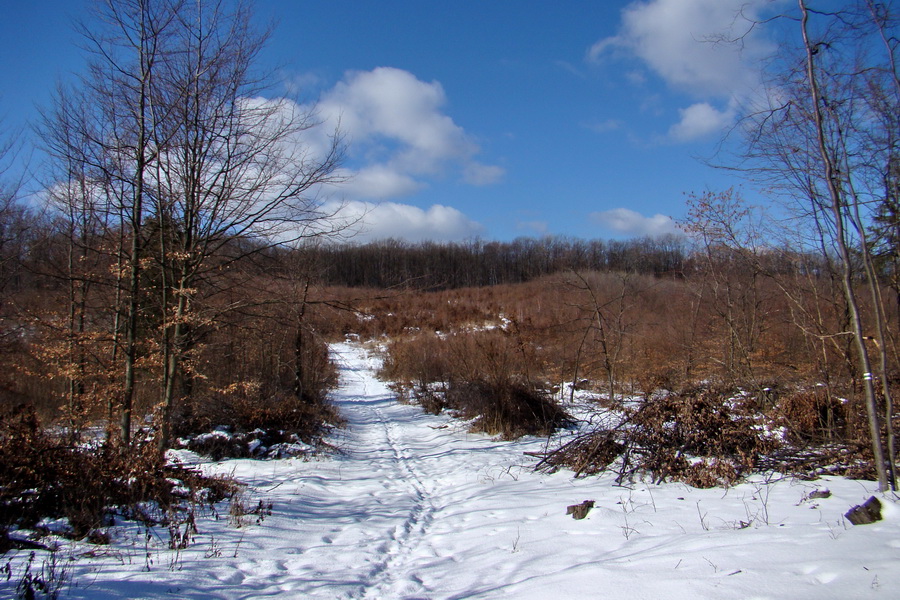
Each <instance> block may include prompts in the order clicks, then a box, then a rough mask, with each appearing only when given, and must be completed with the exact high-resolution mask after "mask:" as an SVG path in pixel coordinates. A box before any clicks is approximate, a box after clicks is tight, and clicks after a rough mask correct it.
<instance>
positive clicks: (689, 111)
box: [669, 102, 735, 142]
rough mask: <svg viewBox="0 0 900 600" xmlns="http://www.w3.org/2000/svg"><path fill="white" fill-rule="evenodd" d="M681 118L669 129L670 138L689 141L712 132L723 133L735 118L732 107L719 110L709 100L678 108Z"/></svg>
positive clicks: (677, 140)
mask: <svg viewBox="0 0 900 600" xmlns="http://www.w3.org/2000/svg"><path fill="white" fill-rule="evenodd" d="M678 113H679V114H680V115H681V120H680V121H678V122H677V123H675V124H674V125H672V127H671V128H670V129H669V138H671V139H672V140H674V141H676V142H689V141H691V140H695V139H699V138H702V137H706V136H707V135H710V134H721V133H722V132H723V131H724V130H725V129H726V128H727V127H728V126H729V125H731V123H733V122H734V119H735V111H734V110H733V109H732V108H727V109H725V110H719V109H717V108H715V107H714V106H712V105H711V104H709V103H708V102H698V103H696V104H692V105H691V106H689V107H687V108H682V109H679V110H678Z"/></svg>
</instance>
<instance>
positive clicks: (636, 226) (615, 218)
mask: <svg viewBox="0 0 900 600" xmlns="http://www.w3.org/2000/svg"><path fill="white" fill-rule="evenodd" d="M590 218H591V221H593V222H594V223H597V224H598V225H600V226H602V227H605V228H607V229H610V230H612V231H615V232H616V233H619V234H623V235H634V236H645V235H649V236H657V235H665V234H667V233H678V227H677V226H676V224H675V221H673V220H672V218H671V217H667V216H665V215H661V214H655V215H653V216H652V217H645V216H644V215H642V214H641V213H639V212H635V211H633V210H629V209H627V208H614V209H612V210H604V211H600V212H595V213H591V215H590Z"/></svg>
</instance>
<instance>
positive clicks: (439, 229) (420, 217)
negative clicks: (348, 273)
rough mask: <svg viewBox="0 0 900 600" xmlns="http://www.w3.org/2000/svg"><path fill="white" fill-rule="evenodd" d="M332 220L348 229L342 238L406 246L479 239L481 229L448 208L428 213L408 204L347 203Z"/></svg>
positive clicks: (464, 216) (456, 211)
mask: <svg viewBox="0 0 900 600" xmlns="http://www.w3.org/2000/svg"><path fill="white" fill-rule="evenodd" d="M335 210H336V214H335V216H334V217H333V220H334V221H335V222H338V223H344V224H346V225H347V231H346V232H345V235H349V236H352V239H353V241H356V242H367V241H372V240H379V239H387V238H395V239H401V240H406V241H409V242H419V241H424V240H433V241H447V242H449V241H460V240H464V239H466V238H471V237H474V236H477V235H480V234H481V233H482V232H483V227H482V226H481V225H480V224H479V223H476V222H475V221H473V220H471V219H470V218H468V217H467V216H466V215H464V214H463V213H462V212H460V211H459V210H457V209H455V208H452V207H450V206H443V205H440V204H434V205H432V206H431V207H430V208H428V209H427V210H423V209H421V208H419V207H417V206H411V205H409V204H399V203H396V202H381V203H378V204H371V203H368V202H361V201H358V200H353V201H349V202H347V203H346V204H344V205H343V206H341V207H340V208H339V209H334V208H333V209H332V211H335Z"/></svg>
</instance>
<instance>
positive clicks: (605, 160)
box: [0, 0, 777, 240]
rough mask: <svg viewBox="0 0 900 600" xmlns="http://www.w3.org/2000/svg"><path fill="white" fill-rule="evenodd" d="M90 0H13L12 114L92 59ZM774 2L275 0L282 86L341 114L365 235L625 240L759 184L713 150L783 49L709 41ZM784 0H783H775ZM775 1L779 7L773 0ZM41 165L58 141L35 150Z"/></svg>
mask: <svg viewBox="0 0 900 600" xmlns="http://www.w3.org/2000/svg"><path fill="white" fill-rule="evenodd" d="M87 3H88V0H41V1H39V2H28V3H24V2H22V3H20V2H15V3H8V6H6V7H5V10H4V18H3V20H2V21H0V56H2V60H0V78H2V81H3V86H2V88H0V115H2V116H3V127H4V128H5V129H15V128H17V127H23V126H24V123H26V122H27V121H28V120H33V119H34V118H35V117H36V115H37V114H38V113H37V110H36V105H40V104H42V103H46V102H47V100H48V98H49V95H50V93H51V91H52V89H53V87H54V85H55V83H56V81H57V80H58V79H60V78H63V79H65V78H68V77H71V74H72V73H73V72H78V71H80V69H81V67H82V62H81V57H80V51H79V50H78V48H77V45H76V44H77V41H78V38H77V35H76V34H75V33H74V32H73V30H72V28H71V25H70V22H71V19H72V18H73V17H76V16H78V15H79V14H82V13H83V11H84V7H85V6H87ZM771 4H772V3H769V2H766V0H751V1H750V2H748V1H747V0H636V1H625V0H604V1H598V0H594V1H587V0H570V1H567V2H563V3H550V2H543V1H536V0H491V1H490V2H485V1H484V0H480V1H469V0H463V1H460V0H457V1H454V2H438V1H427V0H403V1H400V0H379V1H375V0H328V1H324V0H319V1H311V0H293V1H287V0H259V1H258V2H257V3H256V14H257V18H258V19H259V21H260V23H265V22H268V21H274V22H275V23H276V28H275V31H274V34H273V36H272V38H271V41H270V44H269V46H268V47H267V48H266V50H265V53H264V54H263V57H262V59H263V61H264V63H265V66H267V67H272V68H275V69H276V70H277V75H278V78H279V83H278V85H277V86H276V87H275V88H273V91H274V92H276V93H284V94H294V95H296V96H297V97H298V98H299V99H300V100H301V101H303V102H311V101H313V100H315V101H317V103H318V110H319V113H320V115H321V116H322V118H323V119H326V120H328V119H333V118H336V116H338V115H340V118H341V124H342V127H343V128H344V133H345V135H346V137H347V139H348V141H349V142H350V146H349V151H348V157H347V161H346V162H345V164H344V169H345V172H346V173H347V174H348V175H350V176H352V178H351V179H350V180H349V181H348V183H346V184H345V185H344V186H342V187H341V188H339V189H333V190H330V191H329V193H330V194H331V198H333V200H334V201H337V200H338V199H340V200H342V201H344V202H345V203H346V204H347V206H346V208H345V209H344V210H345V211H346V212H347V213H353V212H354V211H365V212H367V217H366V231H365V232H364V233H363V234H361V236H360V238H359V239H360V240H365V239H371V238H376V237H398V238H404V239H408V240H421V239H436V240H460V239H466V238H471V237H475V236H478V237H481V238H484V239H499V240H509V239H513V238H515V237H518V236H543V235H566V236H574V237H581V238H598V237H599V238H625V237H631V236H639V235H653V234H659V233H666V232H669V231H673V230H674V227H673V224H672V222H671V220H670V219H669V217H675V218H676V219H677V218H680V217H682V216H683V215H684V213H685V205H684V200H685V196H684V195H685V193H690V192H703V191H705V190H723V189H725V188H727V187H729V186H732V185H740V184H741V183H742V182H741V181H740V180H739V179H737V178H736V177H735V176H734V175H732V174H730V173H728V172H726V171H722V170H717V169H713V168H711V167H709V166H706V165H705V164H704V163H703V161H701V160H698V159H699V158H704V157H706V158H710V157H713V155H714V153H715V151H716V148H717V145H718V143H719V142H720V140H721V139H722V136H723V134H724V132H725V131H726V130H727V129H728V128H729V127H730V126H731V124H732V123H733V122H734V119H735V117H736V114H737V113H736V110H737V107H738V105H739V104H740V103H741V102H742V101H743V100H744V99H746V98H748V97H749V96H750V95H751V94H752V93H753V91H754V90H755V88H756V87H758V82H759V76H758V74H757V71H756V65H757V64H758V60H759V59H760V58H761V57H763V56H765V55H766V54H768V53H770V52H771V51H772V49H773V45H772V43H771V42H770V41H768V40H766V39H765V38H763V37H761V35H763V34H762V33H759V32H758V31H754V32H753V34H752V35H751V36H749V37H747V38H746V39H745V44H744V48H743V51H742V52H741V53H738V52H736V50H735V48H733V47H730V46H725V45H717V44H712V43H709V42H706V41H704V39H705V38H708V36H710V35H713V34H715V33H717V32H723V31H728V30H729V28H731V32H732V33H735V32H740V33H743V32H744V30H745V24H744V22H742V21H740V20H738V21H735V12H736V11H737V9H738V8H740V7H741V6H744V7H745V10H746V11H748V12H749V13H750V14H758V12H757V7H764V6H770V7H771ZM776 4H777V3H776ZM760 10H762V8H760ZM35 160H36V162H38V163H39V157H36V159H35Z"/></svg>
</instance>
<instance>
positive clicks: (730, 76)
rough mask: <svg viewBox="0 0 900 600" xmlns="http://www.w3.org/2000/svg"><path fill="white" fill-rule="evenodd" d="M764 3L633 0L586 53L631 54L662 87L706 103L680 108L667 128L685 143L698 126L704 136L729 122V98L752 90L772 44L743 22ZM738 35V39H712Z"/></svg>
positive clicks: (595, 56) (597, 58)
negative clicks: (615, 28) (612, 30)
mask: <svg viewBox="0 0 900 600" xmlns="http://www.w3.org/2000/svg"><path fill="white" fill-rule="evenodd" d="M780 1H781V0H776V2H775V3H776V4H777V3H779V2H780ZM772 6H773V2H772V1H771V0H647V1H638V0H635V1H633V2H631V3H630V4H629V5H628V6H626V7H625V8H624V9H623V10H622V13H621V14H622V21H621V25H620V29H619V32H618V34H617V35H615V36H613V37H609V38H604V39H602V40H600V41H598V42H597V43H595V44H594V45H593V46H592V47H591V48H590V50H589V51H588V55H587V58H588V60H589V61H592V62H601V61H603V60H605V59H607V58H609V57H610V56H612V55H616V54H622V53H624V54H626V55H630V56H634V57H637V58H638V59H640V60H641V62H642V63H643V64H644V65H645V66H646V67H648V68H649V69H650V70H651V71H653V72H654V73H655V74H656V75H658V76H659V77H660V78H662V80H663V81H664V82H665V83H666V84H667V85H669V86H671V87H672V88H674V89H677V90H679V91H681V92H686V93H688V94H691V95H693V96H695V97H697V98H699V99H703V100H707V102H702V103H698V104H694V105H693V106H690V107H688V108H686V109H683V110H682V111H681V122H680V123H678V124H677V125H675V126H673V127H672V130H671V131H670V133H671V138H672V139H673V140H674V141H687V140H690V139H694V138H696V137H697V136H698V135H702V134H703V133H704V132H703V126H704V124H706V128H707V131H706V132H705V133H708V132H709V131H711V130H713V129H716V128H721V127H722V126H724V125H725V124H727V123H726V122H730V121H731V120H732V119H733V118H734V111H733V110H732V108H731V107H732V106H733V104H734V102H735V99H736V98H737V99H740V98H743V97H746V96H747V95H749V94H751V93H752V92H753V90H755V89H757V88H758V87H759V84H760V75H759V69H758V68H757V66H756V64H757V62H758V61H759V60H760V59H761V58H762V57H764V56H769V55H771V54H772V52H773V51H774V48H775V47H774V45H773V43H772V42H771V41H770V40H768V39H765V38H763V37H761V35H760V34H759V33H758V31H759V28H756V29H753V28H752V27H751V25H752V20H758V19H759V18H760V15H761V13H762V12H763V11H764V10H766V9H767V8H771V7H772ZM738 38H740V43H739V44H738V43H734V44H732V43H726V42H716V41H715V40H716V39H738ZM712 100H716V101H719V102H721V101H724V102H725V104H726V108H724V109H717V108H715V107H714V106H713V105H712V104H711V101H712Z"/></svg>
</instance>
